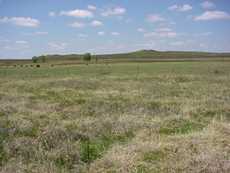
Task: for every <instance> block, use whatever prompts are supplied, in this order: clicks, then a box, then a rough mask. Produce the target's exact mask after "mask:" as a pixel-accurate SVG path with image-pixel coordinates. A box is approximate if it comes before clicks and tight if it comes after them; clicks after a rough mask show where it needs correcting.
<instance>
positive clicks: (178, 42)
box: [170, 41, 185, 46]
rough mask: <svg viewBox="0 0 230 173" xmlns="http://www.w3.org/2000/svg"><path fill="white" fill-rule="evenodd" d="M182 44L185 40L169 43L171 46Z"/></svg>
mask: <svg viewBox="0 0 230 173" xmlns="http://www.w3.org/2000/svg"><path fill="white" fill-rule="evenodd" d="M184 44H185V42H183V41H175V42H172V43H170V45H171V46H182V45H184Z"/></svg>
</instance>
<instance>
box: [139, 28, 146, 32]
mask: <svg viewBox="0 0 230 173" xmlns="http://www.w3.org/2000/svg"><path fill="white" fill-rule="evenodd" d="M137 31H138V32H145V29H144V28H137Z"/></svg>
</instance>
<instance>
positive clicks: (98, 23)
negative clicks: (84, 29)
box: [91, 20, 103, 27]
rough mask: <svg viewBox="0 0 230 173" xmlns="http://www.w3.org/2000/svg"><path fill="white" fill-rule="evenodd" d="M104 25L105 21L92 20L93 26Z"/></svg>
mask: <svg viewBox="0 0 230 173" xmlns="http://www.w3.org/2000/svg"><path fill="white" fill-rule="evenodd" d="M102 25H103V23H102V22H101V21H99V20H94V21H92V22H91V26H95V27H97V26H102Z"/></svg>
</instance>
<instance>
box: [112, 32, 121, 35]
mask: <svg viewBox="0 0 230 173" xmlns="http://www.w3.org/2000/svg"><path fill="white" fill-rule="evenodd" d="M111 35H113V36H119V35H121V34H120V33H119V32H111Z"/></svg>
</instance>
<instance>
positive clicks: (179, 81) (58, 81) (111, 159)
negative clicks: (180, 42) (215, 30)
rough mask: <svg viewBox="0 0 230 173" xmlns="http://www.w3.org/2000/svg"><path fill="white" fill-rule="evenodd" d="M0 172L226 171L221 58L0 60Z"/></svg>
mask: <svg viewBox="0 0 230 173" xmlns="http://www.w3.org/2000/svg"><path fill="white" fill-rule="evenodd" d="M0 172H1V173H13V172H14V173H24V172H29V173H31V172H33V173H41V172H42V173H59V172H60V173H67V172H74V173H77V172H90V173H91V172H92V173H104V172H108V173H116V172H117V173H127V172H130V173H151V172H152V173H156V172H170V173H171V172H191V173H193V172H197V173H198V172H211V173H220V172H226V173H228V172H230V62H156V63H120V64H108V65H104V64H91V65H88V66H87V65H73V66H54V67H50V66H49V65H47V66H46V65H43V66H42V67H41V68H35V67H27V68H26V67H25V68H20V67H1V68H0Z"/></svg>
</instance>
